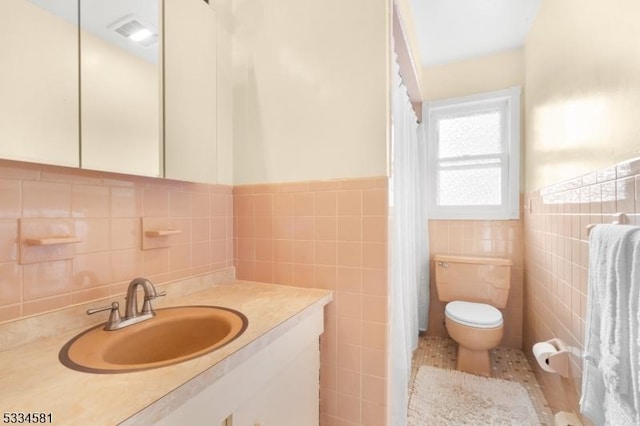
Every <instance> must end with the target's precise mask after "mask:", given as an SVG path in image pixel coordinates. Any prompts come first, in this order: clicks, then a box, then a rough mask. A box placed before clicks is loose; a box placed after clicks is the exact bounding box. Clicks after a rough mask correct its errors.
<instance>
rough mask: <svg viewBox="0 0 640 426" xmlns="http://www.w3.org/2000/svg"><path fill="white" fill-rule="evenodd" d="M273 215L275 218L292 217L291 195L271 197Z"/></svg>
mask: <svg viewBox="0 0 640 426" xmlns="http://www.w3.org/2000/svg"><path fill="white" fill-rule="evenodd" d="M273 214H274V215H276V216H292V215H293V195H292V194H274V195H273Z"/></svg>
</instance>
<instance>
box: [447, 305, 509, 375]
mask: <svg viewBox="0 0 640 426" xmlns="http://www.w3.org/2000/svg"><path fill="white" fill-rule="evenodd" d="M445 327H446V328H447V332H448V333H449V336H450V337H451V338H452V339H453V340H454V341H455V342H456V343H458V356H457V359H456V369H457V370H460V371H465V372H467V373H472V374H477V375H481V376H491V357H490V353H489V351H490V350H491V349H493V348H495V347H496V346H498V344H499V343H500V341H501V340H502V336H503V334H504V327H503V320H502V313H501V312H500V311H499V310H498V309H496V308H494V307H493V306H490V305H487V304H485V303H474V302H464V301H453V302H449V303H447V306H446V307H445Z"/></svg>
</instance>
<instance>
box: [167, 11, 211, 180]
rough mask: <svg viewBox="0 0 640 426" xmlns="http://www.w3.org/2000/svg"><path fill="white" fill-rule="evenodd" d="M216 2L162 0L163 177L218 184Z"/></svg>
mask: <svg viewBox="0 0 640 426" xmlns="http://www.w3.org/2000/svg"><path fill="white" fill-rule="evenodd" d="M213 3H214V2H213V1H212V2H209V1H205V0H164V23H165V25H164V35H165V39H164V42H165V46H164V51H165V57H164V114H165V116H164V120H165V124H164V125H165V139H164V146H165V177H166V178H169V179H178V180H185V181H189V182H204V183H216V182H217V166H216V165H217V135H216V131H217V108H216V103H217V102H216V101H217V93H216V79H217V75H216V52H217V48H216V43H217V34H216V32H217V31H216V29H217V23H216V13H215V9H214V7H215V6H214V4H213Z"/></svg>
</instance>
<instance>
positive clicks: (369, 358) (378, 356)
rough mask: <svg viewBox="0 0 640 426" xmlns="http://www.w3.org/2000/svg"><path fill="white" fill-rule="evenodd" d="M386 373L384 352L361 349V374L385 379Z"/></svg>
mask: <svg viewBox="0 0 640 426" xmlns="http://www.w3.org/2000/svg"><path fill="white" fill-rule="evenodd" d="M386 371H387V359H386V356H385V351H381V350H377V349H371V348H367V347H364V348H363V349H362V372H363V373H364V374H366V375H369V376H374V377H381V378H385V377H386V376H387V374H386Z"/></svg>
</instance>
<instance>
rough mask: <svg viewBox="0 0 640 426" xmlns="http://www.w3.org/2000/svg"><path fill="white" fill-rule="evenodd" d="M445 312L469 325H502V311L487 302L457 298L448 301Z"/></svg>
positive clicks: (482, 326)
mask: <svg viewBox="0 0 640 426" xmlns="http://www.w3.org/2000/svg"><path fill="white" fill-rule="evenodd" d="M444 312H445V315H446V316H447V318H449V319H451V320H453V321H455V322H457V323H459V324H462V325H466V326H469V327H477V328H494V327H499V326H501V325H502V313H501V312H500V311H499V310H498V309H496V308H494V307H493V306H491V305H487V304H485V303H474V302H462V301H459V300H456V301H455V302H449V303H447V306H446V307H445V309H444Z"/></svg>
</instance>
